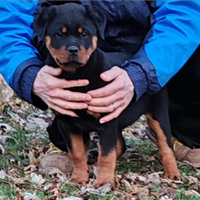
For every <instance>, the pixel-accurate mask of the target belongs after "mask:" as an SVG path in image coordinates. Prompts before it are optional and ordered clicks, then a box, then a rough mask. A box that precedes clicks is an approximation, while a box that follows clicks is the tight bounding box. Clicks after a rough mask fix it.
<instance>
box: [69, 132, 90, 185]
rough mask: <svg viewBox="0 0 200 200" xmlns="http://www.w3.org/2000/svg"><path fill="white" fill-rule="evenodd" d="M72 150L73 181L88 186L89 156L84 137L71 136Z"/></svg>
mask: <svg viewBox="0 0 200 200" xmlns="http://www.w3.org/2000/svg"><path fill="white" fill-rule="evenodd" d="M70 137H71V144H72V150H71V151H70V150H69V152H70V155H71V158H72V161H73V164H74V167H73V173H72V177H71V178H72V180H73V181H75V182H77V183H82V184H86V182H87V181H88V179H89V174H88V169H89V168H88V165H87V156H86V153H85V145H84V142H83V138H82V135H75V134H71V135H70Z"/></svg>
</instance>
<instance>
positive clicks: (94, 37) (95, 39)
mask: <svg viewBox="0 0 200 200" xmlns="http://www.w3.org/2000/svg"><path fill="white" fill-rule="evenodd" d="M97 41H98V39H97V36H93V38H92V46H93V49H96V48H97Z"/></svg>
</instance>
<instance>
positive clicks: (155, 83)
mask: <svg viewBox="0 0 200 200" xmlns="http://www.w3.org/2000/svg"><path fill="white" fill-rule="evenodd" d="M155 4H156V7H157V10H156V11H155V12H154V13H153V14H152V16H151V19H150V20H151V30H150V31H149V32H148V34H147V36H146V38H145V40H144V44H143V46H142V47H141V48H140V50H139V51H138V52H137V53H136V55H135V56H134V58H133V59H132V60H130V61H128V62H125V63H124V64H123V65H122V67H123V68H124V69H125V70H126V71H127V73H128V74H129V76H130V78H131V80H132V82H133V84H134V86H135V92H136V95H137V96H136V98H137V99H138V98H140V97H141V96H142V95H143V94H144V93H145V92H148V93H150V94H153V93H156V92H157V91H159V90H160V89H161V88H162V87H163V86H165V84H166V83H167V82H168V81H169V80H170V79H171V78H172V77H173V76H174V75H175V74H176V73H177V72H178V71H179V70H180V69H181V68H182V67H183V66H184V64H185V63H186V62H187V60H188V59H189V58H190V57H191V55H192V54H193V53H194V52H195V50H196V49H197V47H198V46H199V44H200V25H199V19H200V12H199V10H200V2H199V1H156V2H155Z"/></svg>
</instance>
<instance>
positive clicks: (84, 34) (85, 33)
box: [81, 31, 89, 37]
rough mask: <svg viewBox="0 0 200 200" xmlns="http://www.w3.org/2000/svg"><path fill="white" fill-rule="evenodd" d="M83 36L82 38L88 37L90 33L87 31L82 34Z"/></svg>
mask: <svg viewBox="0 0 200 200" xmlns="http://www.w3.org/2000/svg"><path fill="white" fill-rule="evenodd" d="M81 35H82V37H87V36H88V35H89V33H88V32H86V31H83V32H82V33H81Z"/></svg>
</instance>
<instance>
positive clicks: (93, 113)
mask: <svg viewBox="0 0 200 200" xmlns="http://www.w3.org/2000/svg"><path fill="white" fill-rule="evenodd" d="M87 113H88V114H89V115H92V116H93V117H95V118H97V119H99V118H100V117H101V114H100V113H96V112H92V111H89V110H87Z"/></svg>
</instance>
